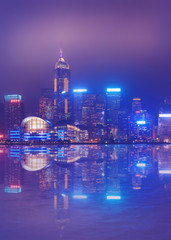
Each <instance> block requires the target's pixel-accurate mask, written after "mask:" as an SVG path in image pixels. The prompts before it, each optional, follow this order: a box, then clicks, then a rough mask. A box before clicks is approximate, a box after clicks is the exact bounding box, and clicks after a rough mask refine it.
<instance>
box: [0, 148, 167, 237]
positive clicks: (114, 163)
mask: <svg viewBox="0 0 171 240" xmlns="http://www.w3.org/2000/svg"><path fill="white" fill-rule="evenodd" d="M170 190H171V145H156V146H152V145H135V146H133V145H115V146H101V145H89V146H88V145H84V146H80V145H71V146H66V147H65V146H59V147H56V146H53V147H48V146H47V147H45V146H43V147H38V146H33V147H18V146H12V147H10V148H5V147H0V213H1V217H0V226H1V231H0V239H5V240H6V239H18V240H20V239H23V238H24V239H25V240H27V239H28V240H30V239H33V240H34V239H42V240H44V239H48V238H50V239H52V240H53V239H120V240H122V239H123V240H125V239H128V240H129V239H132V238H134V239H144V238H146V239H160V240H161V239H171V230H170V226H171V224H170V220H171V217H170V215H169V214H168V213H169V211H170V210H171V206H170V202H171V201H170V200H171V192H170Z"/></svg>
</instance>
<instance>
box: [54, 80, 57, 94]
mask: <svg viewBox="0 0 171 240" xmlns="http://www.w3.org/2000/svg"><path fill="white" fill-rule="evenodd" d="M54 92H57V79H56V78H55V79H54Z"/></svg>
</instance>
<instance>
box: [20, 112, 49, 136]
mask: <svg viewBox="0 0 171 240" xmlns="http://www.w3.org/2000/svg"><path fill="white" fill-rule="evenodd" d="M51 128H52V124H51V123H50V122H49V121H47V120H44V119H42V118H39V117H34V116H32V117H27V118H25V119H24V120H23V121H22V123H21V132H22V138H23V140H25V141H28V140H41V141H46V140H50V130H51Z"/></svg>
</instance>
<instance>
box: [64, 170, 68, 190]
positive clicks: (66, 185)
mask: <svg viewBox="0 0 171 240" xmlns="http://www.w3.org/2000/svg"><path fill="white" fill-rule="evenodd" d="M67 188H68V174H67V173H66V174H65V189H67Z"/></svg>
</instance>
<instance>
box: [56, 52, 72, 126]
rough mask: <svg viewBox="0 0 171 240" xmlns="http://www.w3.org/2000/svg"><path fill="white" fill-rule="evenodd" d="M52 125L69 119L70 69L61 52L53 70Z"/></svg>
mask: <svg viewBox="0 0 171 240" xmlns="http://www.w3.org/2000/svg"><path fill="white" fill-rule="evenodd" d="M53 106H54V123H55V124H56V123H58V122H61V121H68V120H69V119H70V118H71V100H70V67H69V64H68V63H67V62H66V61H65V60H64V58H63V54H62V51H60V58H59V60H58V61H57V63H56V64H55V69H54V100H53Z"/></svg>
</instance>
